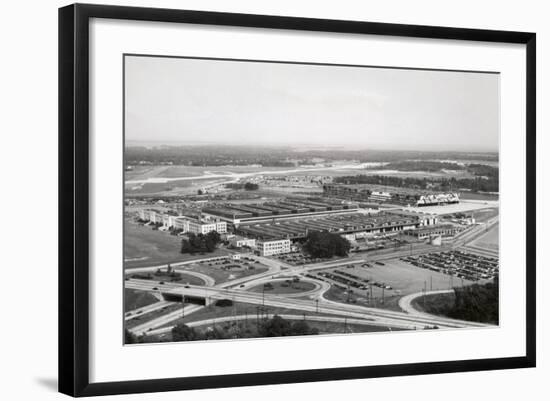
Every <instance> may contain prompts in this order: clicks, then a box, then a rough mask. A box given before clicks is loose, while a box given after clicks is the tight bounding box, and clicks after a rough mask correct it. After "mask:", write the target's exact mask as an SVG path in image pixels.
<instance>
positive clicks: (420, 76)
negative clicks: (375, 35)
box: [125, 56, 499, 151]
mask: <svg viewBox="0 0 550 401" xmlns="http://www.w3.org/2000/svg"><path fill="white" fill-rule="evenodd" d="M125 74H126V75H125V76H126V79H125V89H126V141H146V142H161V143H162V142H165V143H177V142H180V143H196V144H199V143H215V144H231V143H232V144H239V145H245V144H255V145H257V144H260V145H262V144H266V145H267V144H277V145H316V146H319V145H321V146H322V145H327V146H343V147H346V148H355V149H358V148H372V149H395V150H411V149H414V150H460V151H464V150H466V151H467V150H472V151H497V150H498V142H499V141H498V135H499V76H498V75H497V74H484V73H460V72H445V71H419V70H401V69H384V68H365V67H336V66H312V65H296V64H273V63H261V62H237V61H219V60H194V59H183V58H159V57H154V58H153V57H135V56H127V57H126V67H125Z"/></svg>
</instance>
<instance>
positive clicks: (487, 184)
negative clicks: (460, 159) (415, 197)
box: [334, 166, 499, 192]
mask: <svg viewBox="0 0 550 401" xmlns="http://www.w3.org/2000/svg"><path fill="white" fill-rule="evenodd" d="M485 167H489V168H491V169H495V170H496V172H493V173H492V174H491V175H483V176H481V175H479V176H477V177H475V178H455V177H453V178H443V177H433V178H432V177H430V178H427V177H424V178H413V177H393V176H386V175H364V174H360V175H353V176H341V177H334V182H335V183H342V184H373V185H388V186H392V187H401V188H413V189H433V190H439V191H442V192H445V191H457V190H459V189H461V188H464V189H469V190H470V191H472V192H498V188H499V185H498V168H495V167H490V166H485ZM474 174H475V173H474Z"/></svg>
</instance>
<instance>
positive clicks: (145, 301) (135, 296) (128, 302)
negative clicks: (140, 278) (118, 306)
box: [124, 288, 159, 312]
mask: <svg viewBox="0 0 550 401" xmlns="http://www.w3.org/2000/svg"><path fill="white" fill-rule="evenodd" d="M158 301H159V300H158V299H157V298H155V297H154V296H153V295H151V294H150V293H148V292H146V291H138V290H131V289H128V288H125V289H124V312H128V311H131V310H134V309H137V308H141V307H143V306H147V305H151V304H154V303H156V302H158Z"/></svg>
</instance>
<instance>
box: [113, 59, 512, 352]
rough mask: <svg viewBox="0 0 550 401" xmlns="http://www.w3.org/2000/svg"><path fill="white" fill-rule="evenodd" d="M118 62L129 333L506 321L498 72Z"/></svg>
mask: <svg viewBox="0 0 550 401" xmlns="http://www.w3.org/2000/svg"><path fill="white" fill-rule="evenodd" d="M123 71H124V72H123V74H124V78H123V89H122V90H123V99H124V100H123V120H124V127H123V128H124V132H123V137H124V165H123V169H124V222H123V224H124V238H123V243H124V260H123V261H121V265H120V269H121V270H122V271H123V274H124V289H123V293H124V316H121V319H124V324H123V327H124V333H121V334H123V335H124V344H126V345H130V344H144V343H147V344H155V343H165V342H185V341H207V340H216V341H221V340H227V341H230V340H239V339H252V338H262V337H282V336H324V335H353V334H357V333H361V334H365V333H372V335H393V334H394V333H396V332H401V331H413V330H414V331H431V332H433V331H434V330H436V331H443V330H488V329H494V328H497V327H498V326H499V315H500V308H499V203H500V200H499V144H500V113H501V99H500V78H501V77H500V74H499V73H498V72H495V71H462V70H438V69H415V68H396V67H387V66H372V65H338V64H317V63H300V62H285V61H276V62H275V61H268V60H243V59H216V58H196V57H186V56H185V55H182V56H181V57H179V56H163V55H150V54H125V55H124V57H123ZM464 345H465V344H463V346H464Z"/></svg>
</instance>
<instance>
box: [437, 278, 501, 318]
mask: <svg viewBox="0 0 550 401" xmlns="http://www.w3.org/2000/svg"><path fill="white" fill-rule="evenodd" d="M454 292H455V300H454V305H453V307H452V308H451V309H450V310H449V311H448V312H447V313H446V315H447V316H449V317H452V318H454V319H461V320H469V321H472V322H482V323H491V324H498V276H497V277H495V279H494V280H493V282H491V283H487V284H484V285H480V284H472V285H469V286H466V287H457V288H455V289H454Z"/></svg>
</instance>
